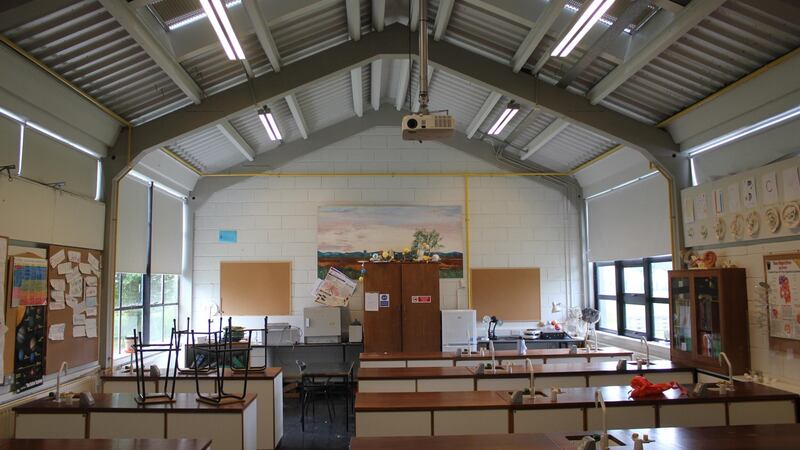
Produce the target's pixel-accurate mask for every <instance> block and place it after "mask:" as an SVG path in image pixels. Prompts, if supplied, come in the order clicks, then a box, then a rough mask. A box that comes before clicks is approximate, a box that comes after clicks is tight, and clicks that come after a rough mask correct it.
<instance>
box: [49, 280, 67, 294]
mask: <svg viewBox="0 0 800 450" xmlns="http://www.w3.org/2000/svg"><path fill="white" fill-rule="evenodd" d="M50 287H51V288H53V289H55V290H57V291H62V292H63V291H64V290H66V289H67V282H66V281H64V280H62V279H60V278H58V279H55V280H50Z"/></svg>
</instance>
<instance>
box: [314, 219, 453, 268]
mask: <svg viewBox="0 0 800 450" xmlns="http://www.w3.org/2000/svg"><path fill="white" fill-rule="evenodd" d="M463 235H464V215H463V212H462V209H461V206H321V207H320V208H319V216H318V220H317V276H318V277H319V278H321V279H323V278H325V275H326V274H327V273H328V268H330V267H336V268H337V269H339V270H340V271H342V272H344V273H345V274H346V275H347V276H349V277H350V278H352V279H358V276H359V270H360V268H361V264H360V263H359V261H365V260H369V259H370V256H371V255H372V254H373V253H378V254H380V253H382V252H383V251H386V250H391V251H394V252H402V251H403V250H404V249H405V250H407V251H410V252H412V253H415V252H416V251H417V248H419V247H420V246H424V247H425V248H426V249H427V251H429V252H430V253H431V254H434V255H438V257H439V263H440V264H441V271H440V276H441V278H463V276H464V237H463Z"/></svg>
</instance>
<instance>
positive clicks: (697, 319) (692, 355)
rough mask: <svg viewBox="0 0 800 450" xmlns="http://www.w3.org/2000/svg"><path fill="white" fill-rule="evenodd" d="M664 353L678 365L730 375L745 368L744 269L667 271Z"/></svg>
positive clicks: (747, 357) (747, 360)
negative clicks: (667, 344)
mask: <svg viewBox="0 0 800 450" xmlns="http://www.w3.org/2000/svg"><path fill="white" fill-rule="evenodd" d="M669 308H670V356H671V359H672V360H673V361H675V362H678V363H683V364H687V365H690V366H694V367H697V368H699V369H705V370H709V371H713V372H718V373H723V374H724V373H726V371H727V369H726V368H725V366H723V365H721V364H720V362H719V354H720V352H725V354H726V355H727V356H728V358H729V359H730V360H731V365H732V366H733V373H734V374H741V373H743V372H744V371H745V370H748V369H749V367H750V341H749V337H748V336H749V324H748V315H747V285H746V281H745V270H744V269H739V268H732V269H708V270H673V271H670V273H669Z"/></svg>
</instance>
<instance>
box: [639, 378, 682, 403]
mask: <svg viewBox="0 0 800 450" xmlns="http://www.w3.org/2000/svg"><path fill="white" fill-rule="evenodd" d="M631 387H632V388H633V389H632V390H631V391H630V392H629V393H628V395H629V396H630V397H631V398H646V397H654V396H659V395H662V394H663V393H664V391H666V390H669V389H680V390H681V392H682V393H686V389H684V387H683V386H681V385H680V384H678V383H676V382H675V381H670V382H669V383H658V384H653V383H652V382H650V380H648V379H647V378H645V377H643V376H640V375H637V376H635V377H633V379H631Z"/></svg>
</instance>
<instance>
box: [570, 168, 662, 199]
mask: <svg viewBox="0 0 800 450" xmlns="http://www.w3.org/2000/svg"><path fill="white" fill-rule="evenodd" d="M657 173H658V171H657V170H654V171H652V172H650V173H646V174H644V175H642V176H640V177H638V178H634V179H632V180H628V181H626V182H624V183H622V184H619V185H617V186H614V187H612V188H610V189H606V190H605V191H601V192H598V193H596V194H592V195H590V196H588V197H586V198H585V199H584V200H591V199H593V198H595V197H599V196H601V195H605V194H609V193H611V192H614V191H616V190H619V189H622V188H624V187H626V186H630V185H632V184H633V183H636V182H639V181H642V180H646V179H648V178H650V177H652V176H653V175H655V174H657Z"/></svg>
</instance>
